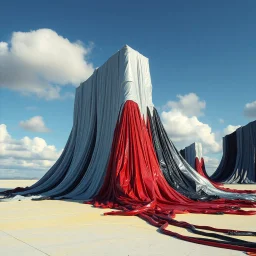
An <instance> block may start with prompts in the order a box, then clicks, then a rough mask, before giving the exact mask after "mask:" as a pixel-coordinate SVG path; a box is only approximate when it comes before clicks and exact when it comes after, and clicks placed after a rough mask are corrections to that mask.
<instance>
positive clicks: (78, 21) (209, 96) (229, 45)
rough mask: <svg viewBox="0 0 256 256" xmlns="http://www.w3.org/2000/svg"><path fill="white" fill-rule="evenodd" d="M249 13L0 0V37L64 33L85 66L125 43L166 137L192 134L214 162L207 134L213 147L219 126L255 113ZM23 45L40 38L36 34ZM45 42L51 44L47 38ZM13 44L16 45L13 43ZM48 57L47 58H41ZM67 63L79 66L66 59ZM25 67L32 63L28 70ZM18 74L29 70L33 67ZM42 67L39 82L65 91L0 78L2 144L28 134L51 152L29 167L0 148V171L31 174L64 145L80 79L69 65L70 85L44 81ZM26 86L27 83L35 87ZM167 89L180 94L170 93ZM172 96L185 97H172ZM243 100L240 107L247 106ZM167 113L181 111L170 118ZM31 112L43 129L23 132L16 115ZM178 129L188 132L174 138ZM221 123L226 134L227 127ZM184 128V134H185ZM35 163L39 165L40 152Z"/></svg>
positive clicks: (23, 117) (253, 6)
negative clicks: (140, 62) (145, 78)
mask: <svg viewBox="0 0 256 256" xmlns="http://www.w3.org/2000/svg"><path fill="white" fill-rule="evenodd" d="M255 12H256V2H255V1H253V0H245V1H237V0H225V1H223V0H222V1H220V0H216V1H210V0H200V1H199V0H194V1H189V0H186V1H185V0H183V1H147V2H146V1H124V2H122V1H111V0H110V1H96V2H89V1H76V0H73V1H63V0H62V1H26V0H24V1H12V0H10V1H4V2H3V3H1V8H0V42H4V43H8V51H11V48H12V43H13V41H12V39H13V33H14V32H23V33H24V35H30V34H29V33H31V31H35V32H36V35H37V34H38V33H37V32H38V31H39V30H40V29H45V28H46V29H49V30H51V31H53V32H56V34H57V36H59V37H62V38H65V39H67V40H68V41H69V42H70V44H74V43H75V42H77V41H78V40H79V41H80V43H79V44H80V45H82V46H81V47H83V49H86V50H88V52H87V53H86V54H84V55H81V56H82V57H84V58H85V60H86V63H87V64H90V65H91V66H92V67H93V68H95V67H98V66H100V65H102V64H103V63H104V62H105V61H106V60H107V59H108V58H109V57H110V56H111V55H112V54H114V53H115V52H116V51H117V50H119V49H120V48H121V47H122V46H123V45H125V44H128V45H129V46H131V47H132V48H134V49H136V50H138V51H139V52H141V53H142V54H143V55H145V56H147V57H148V58H149V61H150V70H151V77H152V84H153V101H154V104H155V106H157V108H158V109H159V111H160V112H161V114H162V118H163V122H164V124H165V126H166V128H167V131H168V133H169V135H170V137H171V138H172V139H173V140H174V142H175V143H176V145H177V146H178V147H182V146H184V145H187V143H190V142H193V141H194V140H197V141H200V140H202V143H203V146H204V148H206V152H205V154H206V155H207V156H208V157H209V165H210V161H211V160H212V165H213V164H215V165H216V164H217V161H218V160H214V159H219V158H220V156H221V148H220V149H216V147H217V146H216V145H215V149H214V147H213V146H212V145H210V144H207V143H205V140H206V139H207V136H210V137H211V139H213V137H214V139H213V140H214V141H213V142H212V143H213V144H214V143H215V142H216V143H219V144H220V145H221V137H222V136H224V135H225V134H226V133H227V132H228V129H227V126H228V125H232V126H238V125H245V124H246V123H248V122H249V121H251V120H254V119H255V118H256V103H255V104H254V102H255V101H256V96H255V95H256V93H255V92H256V72H255V69H256V51H255V48H256V33H255V27H256V15H255ZM25 33H26V34H25ZM40 36H43V34H41V35H40ZM37 38H40V37H37ZM29 39H30V37H28V40H27V41H26V43H27V46H28V49H29V47H30V42H29ZM33 43H34V44H36V43H37V44H40V40H39V41H37V42H33ZM2 45H3V44H2ZM48 47H51V44H49V45H48ZM54 47H56V46H54V45H53V47H52V54H54V52H55V48H54ZM17 49H18V50H19V47H17ZM37 49H38V48H37ZM79 49H80V48H79ZM0 53H1V52H0ZM63 54H65V52H64V53H63ZM79 56H80V55H79ZM1 58H2V62H1ZM8 58H9V59H8V61H10V63H13V62H11V61H13V60H10V59H11V57H8ZM40 58H41V57H40V56H39V59H40ZM74 59H75V57H74ZM6 60H7V59H4V58H3V57H2V56H1V55H0V69H1V68H2V66H1V65H6V62H7V61H6ZM65 60H68V58H67V59H65ZM19 61H20V65H19V66H18V67H19V68H21V67H23V65H22V61H21V60H19ZM52 61H54V60H52ZM80 61H81V60H80ZM50 62H51V58H50V57H49V59H48V60H47V63H50ZM15 63H16V62H15ZM74 63H80V62H79V61H77V62H76V60H74ZM32 64H33V63H32ZM37 64H38V63H37ZM37 64H35V65H37ZM40 65H41V66H42V65H43V64H42V63H40ZM56 65H58V63H57V64H56ZM62 65H63V67H64V69H63V73H65V72H66V70H68V66H69V63H68V61H66V63H64V64H63V63H61V65H60V66H61V67H62ZM41 66H40V67H41ZM61 67H60V69H61ZM33 68H34V66H33V65H32V66H31V70H32V69H33ZM26 69H28V67H26ZM88 69H89V68H87V70H88ZM3 70H5V72H9V73H10V74H11V76H13V77H15V76H16V66H12V65H11V64H10V65H9V66H5V69H3ZM6 70H7V71H6ZM26 72H28V74H31V73H32V72H36V71H29V70H26ZM47 72H48V73H47ZM47 72H45V73H43V74H41V76H42V77H41V79H42V80H43V81H46V82H47V83H49V84H51V85H53V84H54V86H57V87H58V86H59V84H58V82H60V83H61V86H60V87H59V88H61V95H66V96H67V97H63V98H61V99H58V98H56V99H51V100H47V99H46V98H45V97H38V95H35V93H31V90H30V89H31V88H30V89H28V88H27V90H28V91H25V92H24V91H23V87H22V86H21V85H19V79H18V78H19V77H18V76H17V79H16V80H15V85H13V84H12V85H10V84H9V82H8V81H10V80H4V79H1V77H0V86H1V88H0V90H1V91H0V97H1V102H0V123H1V124H5V125H6V130H7V132H8V136H9V137H8V138H9V140H12V143H13V141H14V142H15V143H16V144H19V145H21V144H22V143H23V144H22V148H24V147H25V146H26V145H27V144H26V145H25V144H24V143H25V142H24V141H21V140H22V139H23V138H24V137H25V136H28V137H29V138H30V139H31V140H33V138H34V137H38V138H42V139H43V140H44V141H45V143H46V144H47V145H54V146H55V149H52V148H50V149H49V152H48V153H49V154H50V152H51V150H53V156H52V158H51V157H50V158H49V159H48V160H49V162H47V163H46V162H44V163H42V162H37V163H39V164H36V165H33V164H31V163H34V162H33V161H38V159H35V156H30V157H29V156H28V158H27V159H25V160H24V159H23V160H19V161H17V163H16V164H15V165H14V166H9V165H8V163H10V162H14V161H16V160H17V158H16V157H15V156H17V155H15V154H14V155H11V153H10V154H9V153H8V154H9V155H8V154H7V153H6V152H4V153H2V154H3V155H2V159H4V161H5V164H2V165H1V164H0V177H3V176H12V175H13V176H15V175H16V176H41V175H42V174H43V173H44V172H45V171H46V170H47V168H49V166H50V165H51V164H52V163H53V162H54V161H55V160H56V158H57V156H58V155H59V153H60V150H61V149H63V147H64V145H65V143H66V140H67V138H68V134H69V132H70V129H71V127H72V118H73V117H72V115H73V103H74V97H73V96H72V95H73V94H74V92H75V86H77V85H78V84H79V82H78V81H79V79H80V78H81V77H83V76H81V75H80V73H79V74H76V73H75V71H74V73H71V75H73V74H75V75H74V77H75V76H76V77H75V82H74V81H68V80H67V82H65V81H66V80H65V79H66V77H65V79H64V77H62V76H61V75H59V78H58V79H57V80H56V81H57V82H56V81H55V79H54V78H52V77H51V78H50V79H49V77H48V74H49V72H50V71H49V70H48V71H47ZM70 72H71V71H70ZM81 72H82V71H81ZM88 72H89V71H88ZM45 74H46V75H45ZM1 75H2V76H3V72H2V73H1V71H0V76H1ZM44 76H45V77H44ZM70 79H72V78H70ZM64 80H65V81H64ZM24 81H26V80H24ZM63 81H64V82H63ZM19 86H20V87H19ZM23 86H25V85H23ZM29 86H31V87H34V88H36V87H37V84H36V83H34V84H31V85H29ZM10 88H12V89H10ZM24 88H25V87H24ZM29 90H30V91H29ZM190 93H193V94H190ZM24 94H28V95H24ZM177 95H181V97H180V98H177ZM182 97H183V98H182ZM182 99H183V100H184V102H188V103H184V102H183V103H182ZM168 102H169V104H168ZM170 102H171V103H170ZM200 102H201V104H200ZM184 104H185V105H184ZM246 104H249V105H247V110H246V111H247V112H246V111H245V108H246ZM250 104H251V105H250ZM198 106H199V107H198ZM248 108H249V109H248ZM188 109H193V110H194V112H193V111H192V112H188ZM163 112H165V113H166V114H164V113H163ZM174 112H175V113H176V114H177V112H179V113H181V115H176V116H175V113H174ZM246 113H247V116H246ZM248 113H250V114H248ZM38 116H40V117H41V119H40V120H41V121H40V120H39V121H38V119H33V120H34V121H35V120H37V121H38V122H39V125H42V122H43V126H44V128H46V130H42V129H43V128H42V129H41V131H40V130H37V131H36V129H34V131H30V130H31V127H30V130H29V126H28V125H26V124H29V123H28V122H26V121H28V120H30V119H31V118H33V117H38ZM164 116H165V118H164ZM193 116H194V117H195V118H196V119H197V121H198V122H199V123H200V125H201V126H202V129H203V130H202V132H203V131H204V130H205V129H204V128H207V127H208V128H211V131H210V132H208V134H207V131H206V134H205V136H204V137H203V138H201V137H200V136H201V135H200V134H199V135H198V134H196V132H195V131H196V130H197V128H196V125H197V123H196V122H194V121H195V120H194V119H193ZM173 117H176V118H175V119H174V118H173ZM186 118H187V120H188V121H189V122H190V126H191V127H192V128H191V127H189V125H188V127H184V126H186V124H184V123H182V122H181V123H179V122H180V121H182V120H186ZM181 119H182V120H181ZM220 119H222V121H220ZM193 120H194V121H193ZM21 121H24V122H25V125H23V126H22V125H21V123H20V122H21ZM30 123H31V122H30ZM179 124H182V125H183V126H182V129H183V128H184V129H185V130H184V131H183V132H182V131H180V129H181V128H178V127H179ZM173 127H174V128H173ZM175 127H177V129H176V130H175ZM47 128H48V129H49V130H47ZM186 128H187V129H188V133H187V135H186V134H185V135H184V133H186ZM208 128H207V129H208ZM229 128H230V131H231V130H232V127H229ZM191 129H192V130H193V129H194V130H193V131H192V132H191ZM225 129H226V130H225ZM233 129H234V127H233ZM42 131H44V132H42ZM45 131H49V132H45ZM213 134H214V135H213ZM190 135H191V136H190ZM10 138H11V139H10ZM17 142H19V143H17ZM8 143H9V142H8ZM15 143H14V144H15ZM33 143H34V142H31V143H30V144H29V145H30V147H33V145H32V144H33ZM35 143H36V142H35ZM31 145H32V146H31ZM40 145H41V144H40ZM19 150H22V149H19ZM26 150H31V148H30V149H28V148H27V149H26ZM0 154H1V152H0ZM45 160H46V161H48V160H47V157H46V158H45ZM24 161H25V162H24ZM39 165H42V166H41V167H39Z"/></svg>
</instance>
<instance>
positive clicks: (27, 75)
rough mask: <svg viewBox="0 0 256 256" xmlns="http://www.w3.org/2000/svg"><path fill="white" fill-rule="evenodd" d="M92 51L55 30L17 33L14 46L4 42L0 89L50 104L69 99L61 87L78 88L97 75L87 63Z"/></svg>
mask: <svg viewBox="0 0 256 256" xmlns="http://www.w3.org/2000/svg"><path fill="white" fill-rule="evenodd" d="M90 50H91V46H89V47H86V46H84V45H83V44H82V43H81V42H80V41H77V42H70V41H69V40H68V39H67V38H64V37H62V36H60V35H58V34H57V33H56V32H55V31H53V30H51V29H39V30H35V31H30V32H14V33H13V34H12V38H11V43H10V44H7V43H6V42H0V86H1V87H6V88H9V89H12V90H15V91H19V92H21V93H22V94H24V95H36V96H38V97H40V98H45V99H47V100H52V99H59V98H62V97H64V98H67V97H69V96H70V95H63V96H62V95H61V86H64V85H70V84H71V85H73V86H78V85H79V84H80V83H81V82H83V81H84V80H86V79H87V78H88V77H89V76H90V75H91V74H92V72H93V65H92V64H91V63H89V62H88V61H86V58H87V57H88V55H89V53H90ZM72 97H73V96H72Z"/></svg>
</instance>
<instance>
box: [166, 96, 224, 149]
mask: <svg viewBox="0 0 256 256" xmlns="http://www.w3.org/2000/svg"><path fill="white" fill-rule="evenodd" d="M178 98H179V101H177V102H174V101H169V102H168V103H167V105H166V106H168V107H169V108H170V109H169V110H165V111H162V113H161V119H162V121H163V124H164V127H165V129H166V131H167V133H168V136H169V137H170V138H171V139H172V140H173V142H174V143H175V145H176V146H177V147H178V148H179V149H181V148H184V147H186V146H187V145H190V144H191V143H193V142H195V141H196V142H201V143H202V145H203V150H204V153H207V152H219V151H221V143H220V142H219V141H217V138H216V134H215V133H214V132H212V129H211V127H210V126H209V125H208V124H205V123H203V122H201V121H199V119H198V117H197V116H200V115H203V112H202V110H203V109H204V108H205V105H206V103H205V101H200V100H199V97H198V96H197V95H196V94H194V93H190V94H187V95H184V96H182V95H179V96H178ZM166 106H165V107H166Z"/></svg>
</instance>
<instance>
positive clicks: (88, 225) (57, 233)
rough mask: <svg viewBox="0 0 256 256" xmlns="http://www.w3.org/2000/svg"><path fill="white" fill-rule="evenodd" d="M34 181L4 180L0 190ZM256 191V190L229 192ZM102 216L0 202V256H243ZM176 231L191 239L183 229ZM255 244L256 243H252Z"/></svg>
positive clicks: (213, 220)
mask: <svg viewBox="0 0 256 256" xmlns="http://www.w3.org/2000/svg"><path fill="white" fill-rule="evenodd" d="M34 182H35V181H21V180H0V188H3V189H4V188H14V187H17V186H28V185H31V184H33V183H34ZM229 187H233V188H240V189H256V185H244V186H241V185H238V186H234V185H232V186H229ZM106 211H109V210H108V209H106V210H102V209H97V208H93V207H91V206H90V205H85V204H81V203H76V202H67V201H55V200H54V201H49V200H48V201H14V202H0V256H5V255H8V256H9V255H10V256H12V255H26V256H27V255H33V256H37V255H55V256H57V255H87V256H91V255H108V256H110V255H111V256H114V255H117V256H128V255H129V256H139V255H150V256H154V255H159V256H160V255H164V256H167V255H168V256H169V255H173V256H176V255H186V256H188V255H189V256H192V255H193V256H196V255H197V256H198V255H214V256H218V255H220V256H229V255H244V254H243V253H242V252H236V251H231V250H224V249H219V248H211V247H208V246H201V245H197V244H192V243H187V242H184V241H180V240H178V239H175V238H171V237H168V236H165V235H163V234H160V233H159V232H157V229H156V228H155V227H153V226H151V225H149V224H147V223H146V222H144V221H143V220H141V219H139V218H138V217H121V216H103V215H102V214H103V213H104V212H106ZM177 219H178V220H184V221H188V222H190V223H193V224H200V225H211V226H214V227H220V228H233V229H243V230H254V231H255V230H256V216H234V215H232V216H230V215H218V216H217V215H198V214H197V215H196V214H186V215H179V216H178V217H177ZM172 230H174V231H177V232H180V233H182V234H186V235H191V236H192V235H193V234H190V233H188V232H187V231H184V230H182V229H179V228H174V227H172ZM252 241H255V242H256V238H255V239H252Z"/></svg>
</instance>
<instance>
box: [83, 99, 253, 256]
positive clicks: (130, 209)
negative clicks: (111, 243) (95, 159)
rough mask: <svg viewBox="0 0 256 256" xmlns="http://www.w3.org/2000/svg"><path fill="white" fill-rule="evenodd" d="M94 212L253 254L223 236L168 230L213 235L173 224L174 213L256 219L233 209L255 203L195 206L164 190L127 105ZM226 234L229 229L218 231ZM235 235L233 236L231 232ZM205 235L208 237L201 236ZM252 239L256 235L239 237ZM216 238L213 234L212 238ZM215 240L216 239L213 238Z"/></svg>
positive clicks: (139, 123)
mask: <svg viewBox="0 0 256 256" xmlns="http://www.w3.org/2000/svg"><path fill="white" fill-rule="evenodd" d="M86 203H90V204H93V205H94V206H96V207H103V208H116V209H119V210H121V211H115V212H109V213H105V214H107V215H127V216H129V215H138V216H139V217H141V218H143V219H145V220H147V221H148V222H150V223H151V224H152V225H155V226H157V227H160V230H161V231H162V232H163V233H165V234H168V235H171V236H175V237H178V238H181V239H183V240H187V241H190V242H195V243H201V244H207V245H211V246H217V247H223V248H229V249H235V250H241V251H250V252H256V244H255V243H250V242H246V241H243V240H240V239H232V238H228V237H226V236H218V238H219V241H216V240H211V239H202V238H192V237H187V236H182V235H179V234H177V233H174V232H171V231H169V230H167V229H166V228H167V226H168V224H171V225H176V226H181V227H184V228H189V229H190V230H191V231H192V232H194V233H196V232H200V231H198V230H197V229H205V230H213V231H216V229H214V228H212V227H200V226H193V225H191V224H188V223H185V222H177V221H174V220H173V219H172V217H174V216H175V214H178V213H187V212H191V213H205V214H214V213H215V214H218V213H220V212H221V213H227V214H242V215H251V214H256V211H243V210H240V209H238V208H237V207H255V206H256V205H255V203H252V202H248V201H242V200H224V199H218V200H214V201H211V202H199V201H196V202H195V201H193V200H191V199H189V198H187V197H185V196H183V195H181V194H180V193H178V192H177V191H175V190H174V189H173V188H172V187H170V186H169V185H168V183H167V182H166V180H165V178H164V176H163V173H162V172H161V170H160V168H159V165H158V160H157V157H156V154H155V151H154V147H153V144H152V140H151V136H150V135H149V133H148V130H147V127H146V124H145V122H144V120H143V119H142V118H141V114H140V111H139V108H138V106H137V104H136V103H134V102H132V101H127V102H126V103H125V105H124V108H123V111H122V114H121V118H120V120H119V122H118V124H117V126H116V129H115V135H114V140H113V145H112V149H111V156H110V160H109V164H108V171H107V174H106V177H105V181H104V184H103V186H102V188H101V190H100V192H99V194H98V195H97V196H96V197H95V199H94V200H93V201H90V202H86ZM218 232H221V233H228V230H224V229H222V230H218ZM232 232H233V233H234V234H235V232H236V231H232ZM202 233H203V235H204V236H209V237H212V235H211V234H208V233H206V232H202ZM240 234H241V235H245V234H247V235H252V236H254V235H255V233H253V232H247V233H243V232H242V233H240ZM215 235H216V236H217V234H215ZM214 237H215V236H214Z"/></svg>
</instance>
